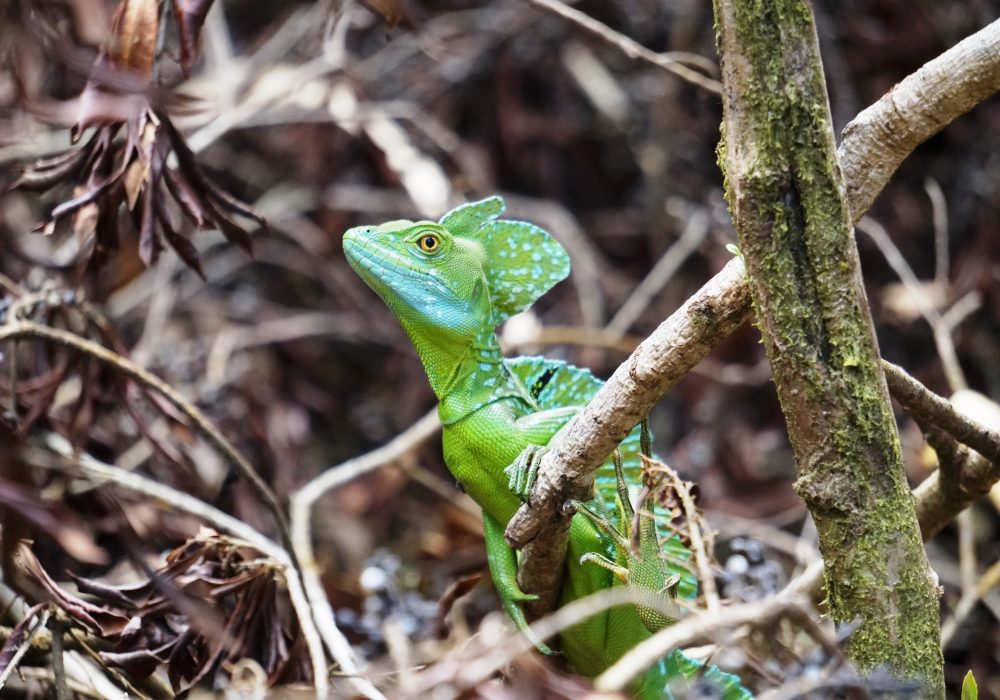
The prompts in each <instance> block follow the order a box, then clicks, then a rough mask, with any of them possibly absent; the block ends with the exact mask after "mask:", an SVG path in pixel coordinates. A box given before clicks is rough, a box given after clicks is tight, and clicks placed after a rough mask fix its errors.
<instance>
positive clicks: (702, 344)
mask: <svg viewBox="0 0 1000 700" xmlns="http://www.w3.org/2000/svg"><path fill="white" fill-rule="evenodd" d="M998 33H1000V21H998V22H994V23H993V24H991V25H989V26H988V27H986V28H984V29H982V30H980V31H979V32H977V33H976V34H973V35H972V36H970V37H968V38H967V39H965V40H964V41H962V42H961V43H959V44H958V45H956V46H954V47H952V48H951V49H949V50H948V51H946V52H945V53H943V54H942V55H941V56H939V57H938V58H936V59H934V60H933V61H931V62H930V63H928V64H926V65H925V66H923V67H922V68H920V69H919V70H917V71H916V72H915V73H913V74H912V75H910V76H909V77H907V78H906V79H905V80H903V81H902V82H901V83H900V84H899V85H897V86H896V88H895V90H894V91H893V92H892V93H889V94H888V95H885V96H884V97H882V98H881V99H880V100H879V101H878V102H876V103H875V104H873V105H872V106H871V107H869V108H868V109H866V110H865V111H864V112H863V113H862V114H861V115H859V117H858V118H857V119H856V120H855V121H853V122H851V124H849V125H848V126H847V128H846V129H845V131H844V138H843V141H842V143H841V145H840V147H839V148H838V150H837V155H838V158H839V160H840V163H841V169H842V172H843V176H844V181H845V184H846V188H847V206H848V209H849V211H850V212H851V221H852V222H853V223H856V222H857V221H858V220H859V219H860V218H861V216H862V215H863V214H864V213H865V211H867V209H868V207H869V206H870V205H871V203H872V202H873V201H874V200H875V197H876V196H878V194H879V192H881V191H882V188H884V187H885V185H886V183H887V182H888V180H889V178H890V177H891V176H892V174H893V172H894V171H895V168H896V167H898V165H899V163H900V162H901V161H902V158H903V157H905V155H907V154H908V152H907V153H902V154H901V151H900V150H899V149H900V144H901V143H906V144H907V145H908V147H909V149H910V150H912V149H913V148H916V146H917V145H918V144H919V143H921V142H922V141H923V140H925V139H927V138H928V137H930V136H932V135H933V134H934V133H936V132H937V131H939V130H940V129H942V128H944V126H946V125H947V124H948V123H950V122H951V121H953V120H954V119H955V118H957V117H958V116H960V115H961V114H963V113H964V112H966V111H968V110H969V109H971V108H972V107H974V106H975V104H976V103H977V101H981V100H983V99H985V98H986V97H988V96H989V95H990V94H991V93H992V92H995V91H996V90H998V89H1000V87H998V86H997V85H996V83H995V82H993V83H987V84H986V88H983V85H984V82H983V76H984V75H992V76H1000V51H996V50H995V49H994V50H993V51H989V50H984V49H983V48H982V47H989V46H994V47H995V46H997V45H998V44H1000V39H998ZM976 47H979V48H976ZM945 66H947V69H945V68H944V67H945ZM942 75H947V78H948V80H947V81H946V82H945V81H942V79H941V77H942ZM991 85H992V87H991V88H990V86H991ZM901 91H903V92H901ZM955 93H958V94H960V95H963V96H964V97H963V98H962V99H960V100H955V99H954V94H955ZM901 94H908V95H921V96H922V102H917V101H915V100H913V99H906V100H901V99H900V97H901ZM893 110H895V111H893ZM890 112H892V120H891V122H890V120H889V118H888V116H886V117H885V119H884V120H883V121H879V120H878V119H876V115H880V114H881V115H888V114H889V113H890ZM890 123H891V125H892V130H891V131H890ZM899 135H906V136H905V138H902V139H901V138H900V136H899ZM866 151H872V152H874V153H882V152H889V151H891V152H893V153H895V154H896V156H894V157H893V159H892V163H893V165H892V167H891V168H885V167H879V168H877V169H871V168H869V166H868V157H867V156H866ZM900 154H901V155H900ZM734 266H736V267H738V268H739V273H740V274H733V273H734V269H733V268H734ZM713 295H714V296H723V297H725V298H728V299H730V300H731V301H730V302H728V303H730V304H732V308H730V309H729V310H728V312H729V313H731V314H732V317H731V321H732V323H731V327H732V328H736V327H738V326H740V325H742V323H744V322H745V321H747V320H749V319H750V317H751V308H750V305H749V303H748V302H747V299H748V296H749V295H748V293H747V290H746V279H745V277H744V275H743V265H742V261H733V262H731V263H729V265H727V267H726V268H725V269H723V271H721V272H720V273H719V274H717V275H716V276H715V277H714V278H713V279H712V280H710V281H709V283H707V284H706V285H705V286H704V287H702V289H701V290H699V292H698V293H696V294H695V296H694V297H692V298H691V299H690V300H689V303H688V304H685V306H684V307H682V309H680V310H678V311H677V312H675V313H674V314H673V315H672V316H671V317H670V318H669V319H668V320H667V321H665V322H664V325H666V324H670V323H675V324H679V325H684V324H682V323H681V322H680V319H677V318H675V317H677V316H678V315H681V316H683V315H684V314H685V313H687V311H686V310H687V309H688V308H689V306H690V304H692V303H693V304H700V303H709V304H712V300H711V299H709V298H708V297H709V296H713ZM662 327H663V326H661V328H662ZM690 331H691V332H690V334H689V335H687V336H683V337H678V338H676V339H674V342H673V343H672V344H669V343H668V344H667V345H666V346H665V351H666V352H670V353H677V354H679V355H681V356H686V355H688V350H689V348H695V351H694V355H695V357H689V360H691V361H693V363H694V364H697V362H698V361H699V360H701V359H702V358H704V356H705V355H707V354H708V352H709V351H710V350H711V349H712V348H713V347H714V346H715V345H716V344H718V343H719V342H721V341H722V340H723V339H724V338H725V335H726V334H724V333H723V334H717V333H715V332H714V329H713V328H712V327H711V326H710V325H709V326H702V327H696V328H690ZM644 352H645V351H644ZM639 353H640V349H638V348H637V349H636V351H635V354H634V355H633V357H631V358H629V360H627V361H626V365H628V364H630V363H632V362H633V361H634V358H635V357H636V356H637V355H639ZM647 361H649V360H647ZM676 369H677V368H676V366H675V364H674V361H673V357H672V356H671V355H667V354H664V355H660V357H659V359H658V360H654V361H653V364H652V366H651V367H650V368H649V374H651V375H653V376H654V377H658V379H657V380H656V384H657V388H656V389H654V390H652V391H651V392H644V390H643V387H642V386H641V385H640V383H639V382H638V381H636V380H635V379H633V378H632V377H631V376H629V375H628V373H627V372H626V373H625V375H624V376H622V375H620V373H617V372H616V375H615V377H612V379H613V380H614V382H612V381H609V382H608V384H607V385H606V386H605V387H604V388H603V389H601V391H599V392H598V393H597V395H596V396H595V397H594V399H593V400H592V401H591V403H590V405H589V406H588V407H587V409H585V412H586V414H587V415H588V416H589V418H588V419H587V420H584V419H583V416H578V417H577V418H576V419H574V421H573V422H572V424H571V425H570V426H569V427H568V428H567V429H566V430H564V431H562V432H561V433H560V434H559V435H558V436H557V437H556V439H555V440H554V442H553V443H552V445H551V446H550V447H552V448H554V449H552V450H550V452H549V453H548V454H546V455H545V457H544V458H543V460H542V465H541V468H540V472H539V477H538V481H537V483H536V487H535V490H534V492H533V493H532V497H531V500H530V502H529V503H528V504H526V505H524V506H522V507H521V509H520V510H519V511H518V514H517V515H516V516H515V518H514V519H513V520H512V521H511V526H509V527H508V533H507V535H508V540H509V541H510V542H511V543H512V544H515V545H517V544H520V543H524V542H528V541H529V540H531V539H532V533H541V532H542V531H543V528H544V526H545V524H546V523H550V522H552V521H553V520H556V521H557V520H559V519H561V518H566V517H567V516H564V515H561V514H560V512H559V506H560V505H561V504H562V503H563V502H564V501H565V500H566V499H567V498H569V497H571V496H572V495H573V494H575V493H579V492H581V491H586V489H587V487H588V486H589V484H590V483H592V480H593V474H594V472H595V471H596V469H597V468H598V467H599V466H600V465H601V463H602V462H604V460H605V459H607V456H608V455H609V454H610V452H611V448H608V447H607V445H606V442H605V441H603V440H601V439H599V438H595V436H594V429H593V427H594V425H595V424H596V425H600V426H603V430H604V431H607V433H608V434H617V435H625V434H627V433H628V431H629V430H631V428H632V427H634V425H635V424H636V422H637V418H636V416H642V415H645V414H646V413H647V412H648V410H649V409H650V408H651V407H652V405H653V404H654V403H655V402H656V401H658V400H659V399H660V398H662V396H663V395H664V394H666V392H668V391H669V390H670V389H671V388H672V387H673V386H674V384H675V383H676V381H677V380H678V379H679V378H680V377H679V376H674V375H673V371H674V370H676ZM685 371H686V370H685ZM647 378H648V377H647ZM570 457H572V459H573V461H572V462H571V461H569V459H570ZM545 529H546V535H545V537H539V536H538V535H537V534H536V535H535V539H534V544H533V545H532V547H531V549H530V550H529V549H525V551H524V553H523V557H522V560H521V566H520V573H519V580H521V585H522V587H523V588H524V590H528V591H532V592H535V593H540V594H542V595H543V596H544V594H545V593H546V590H545V588H544V587H543V586H540V585H534V583H533V582H534V581H536V580H541V578H544V573H543V572H545V571H546V570H548V569H550V568H552V567H558V566H560V564H559V563H558V562H562V561H563V560H564V559H565V551H566V550H565V542H564V541H560V539H559V533H558V529H553V528H545Z"/></svg>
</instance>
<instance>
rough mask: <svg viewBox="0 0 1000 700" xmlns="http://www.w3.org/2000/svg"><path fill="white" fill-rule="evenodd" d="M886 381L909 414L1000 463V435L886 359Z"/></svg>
mask: <svg viewBox="0 0 1000 700" xmlns="http://www.w3.org/2000/svg"><path fill="white" fill-rule="evenodd" d="M882 369H883V370H884V371H885V380H886V383H887V384H888V385H889V391H890V392H891V393H892V396H893V398H894V399H896V400H897V401H899V403H901V404H902V405H903V408H905V409H906V410H907V411H909V412H910V413H912V414H914V415H919V416H920V417H921V418H922V419H923V420H924V421H926V422H929V423H931V424H933V425H936V426H938V427H940V428H941V429H943V430H946V431H947V432H948V433H950V434H951V435H952V436H954V438H955V439H956V440H958V441H959V442H961V443H963V444H966V445H968V446H969V447H971V448H972V449H974V450H976V451H977V452H979V453H980V454H982V455H983V456H984V457H986V459H988V460H989V461H991V462H1000V433H998V432H997V431H995V430H990V429H989V428H986V427H985V426H982V425H980V424H979V423H978V422H976V421H975V420H973V419H972V418H969V417H967V416H963V415H962V414H960V413H959V412H958V411H956V410H955V408H954V407H953V406H952V405H951V404H950V403H949V402H948V401H947V400H946V399H943V398H941V397H940V396H938V395H937V394H934V393H933V392H931V391H930V390H929V389H927V387H925V386H924V385H923V384H921V383H920V382H918V381H917V380H916V379H914V378H913V377H911V376H910V375H909V374H907V373H906V371H905V370H904V369H903V368H902V367H899V366H897V365H894V364H892V363H891V362H887V361H885V360H882Z"/></svg>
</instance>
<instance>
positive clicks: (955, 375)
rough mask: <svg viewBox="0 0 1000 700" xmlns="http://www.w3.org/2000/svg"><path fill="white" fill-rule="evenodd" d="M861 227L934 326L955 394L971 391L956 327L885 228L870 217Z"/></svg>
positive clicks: (860, 224)
mask: <svg viewBox="0 0 1000 700" xmlns="http://www.w3.org/2000/svg"><path fill="white" fill-rule="evenodd" d="M857 226H858V230H860V231H863V232H864V233H866V234H867V235H868V237H869V238H871V239H872V241H874V242H875V245H876V246H877V247H878V249H879V250H880V251H881V252H882V255H884V256H885V259H886V262H888V263H889V267H891V268H892V269H893V271H894V272H895V273H896V275H897V276H898V277H899V279H900V281H901V282H902V283H903V286H904V287H906V291H907V292H909V294H910V296H911V297H913V300H914V301H915V302H916V304H917V308H918V309H920V315H921V316H923V317H924V320H925V321H927V323H928V325H930V327H931V330H932V331H933V332H934V345H935V347H936V348H937V352H938V357H940V358H941V365H942V367H943V368H944V373H945V375H946V376H947V377H948V384H949V386H950V387H951V390H952V391H958V390H959V389H965V388H967V387H968V383H967V382H966V381H965V374H964V373H963V372H962V366H961V364H960V363H959V361H958V353H957V352H955V343H954V342H953V341H952V338H951V331H952V330H953V329H954V326H949V325H947V324H945V322H944V319H943V318H942V316H941V314H940V313H939V312H938V310H937V309H936V308H934V305H933V304H932V303H931V301H930V299H928V298H927V295H926V294H925V293H924V288H923V287H922V286H921V284H920V281H919V280H918V279H917V276H916V275H915V274H913V270H912V268H910V264H909V263H908V262H906V258H904V257H903V254H902V253H901V252H900V250H899V248H897V247H896V244H895V243H893V242H892V239H891V238H890V237H889V233H888V232H887V231H886V230H885V228H884V227H883V226H882V225H881V224H879V223H878V222H877V221H875V220H874V219H872V218H870V217H867V216H865V217H862V219H861V221H859V222H858V224H857Z"/></svg>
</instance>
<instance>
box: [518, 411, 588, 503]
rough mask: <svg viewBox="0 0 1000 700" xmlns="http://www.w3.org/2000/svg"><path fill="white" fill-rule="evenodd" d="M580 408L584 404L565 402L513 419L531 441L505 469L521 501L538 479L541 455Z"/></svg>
mask: <svg viewBox="0 0 1000 700" xmlns="http://www.w3.org/2000/svg"><path fill="white" fill-rule="evenodd" d="M580 408H581V406H564V407H561V408H552V409H549V410H546V411H536V412H535V413H531V414H528V415H526V416H523V417H521V418H518V419H517V420H516V421H515V422H514V425H515V427H516V428H517V430H518V432H519V433H520V434H521V435H522V436H523V437H524V438H525V439H526V440H527V441H528V443H530V444H529V445H528V446H527V447H526V448H524V450H523V451H522V452H521V454H519V455H518V456H517V459H515V460H514V461H513V462H511V463H510V464H509V465H508V466H507V467H506V468H505V469H504V474H506V475H507V487H508V488H509V489H510V490H511V492H512V493H513V494H514V495H515V496H517V497H518V498H519V499H521V501H523V502H527V501H528V498H529V496H530V495H531V489H532V487H534V485H535V481H536V480H537V479H538V467H539V465H540V464H541V462H542V457H543V456H544V455H545V453H546V452H548V451H549V447H548V444H549V442H551V441H552V438H553V437H555V435H556V434H557V433H558V432H559V431H560V430H563V429H564V428H565V427H566V426H567V425H568V424H569V420H570V418H572V417H573V416H575V415H576V414H577V413H578V412H579V411H580Z"/></svg>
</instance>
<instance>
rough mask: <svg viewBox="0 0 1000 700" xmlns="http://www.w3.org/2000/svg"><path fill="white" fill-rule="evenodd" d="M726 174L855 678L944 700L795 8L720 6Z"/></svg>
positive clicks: (932, 597)
mask: <svg viewBox="0 0 1000 700" xmlns="http://www.w3.org/2000/svg"><path fill="white" fill-rule="evenodd" d="M715 12H716V22H717V27H718V42H719V53H720V56H721V59H722V76H723V143H722V145H721V146H720V161H721V162H722V163H723V165H724V168H725V174H726V182H727V197H728V200H729V205H730V208H731V210H732V213H733V219H734V221H735V224H736V229H737V232H738V233H739V236H740V245H741V248H742V251H743V255H744V260H745V262H746V266H747V271H748V275H749V280H750V291H751V297H752V299H753V302H754V307H755V311H756V314H757V319H758V324H759V326H760V329H761V333H762V335H763V338H764V346H765V349H766V351H767V355H768V358H769V359H770V362H771V367H772V373H773V377H774V381H775V384H776V387H777V391H778V395H779V398H780V399H781V405H782V410H783V412H784V414H785V420H786V422H787V425H788V432H789V437H790V439H791V443H792V447H793V450H794V452H795V460H796V469H797V472H798V479H797V480H796V484H795V486H796V490H797V491H798V493H799V494H800V495H801V496H802V498H803V500H804V501H805V502H806V505H807V506H808V507H809V510H810V512H811V513H812V515H813V518H814V520H815V521H816V527H817V530H818V533H819V540H820V550H821V551H822V553H823V558H824V561H825V563H826V570H825V579H826V589H827V597H828V602H829V605H830V613H831V616H832V617H833V619H834V620H835V621H837V622H839V623H844V624H854V625H857V627H856V629H855V631H854V632H853V634H852V635H851V637H850V639H849V641H848V644H847V653H848V655H849V657H850V658H851V659H852V660H853V661H854V662H855V663H856V664H857V665H858V667H859V668H860V669H862V670H863V671H872V670H874V669H876V668H878V667H882V666H886V667H888V668H889V669H890V670H891V671H892V672H893V674H894V675H896V676H898V677H900V678H902V679H907V680H909V679H918V680H919V681H920V682H921V683H922V684H923V688H924V691H925V694H926V695H927V696H929V697H935V696H943V694H944V679H943V668H942V656H941V649H940V634H939V612H938V598H937V590H936V585H935V581H934V577H933V574H932V572H931V569H930V566H929V565H928V563H927V558H926V555H925V553H924V549H923V545H922V542H921V537H920V530H919V527H918V525H917V519H916V515H915V511H914V505H913V498H912V496H911V495H910V492H909V489H908V488H907V484H906V479H905V476H904V473H903V469H902V460H901V457H900V448H899V438H898V435H897V433H896V424H895V421H894V419H893V414H892V409H891V407H890V404H889V395H888V391H887V389H886V384H885V378H884V376H883V375H882V371H881V366H880V364H879V353H878V347H877V344H876V341H875V335H874V329H873V327H872V322H871V317H870V313H869V309H868V305H867V300H866V299H865V294H864V289H863V286H862V279H861V273H860V267H859V263H858V255H857V248H856V246H855V243H854V237H853V234H852V227H851V218H850V213H849V211H848V205H847V201H846V188H845V185H844V180H843V177H842V175H841V172H840V167H839V165H838V161H837V152H836V145H835V143H834V138H833V129H832V126H831V122H830V114H829V104H828V100H827V95H826V88H825V84H824V78H823V70H822V65H821V63H820V59H819V47H818V42H817V40H816V31H815V26H814V21H813V17H812V14H811V11H810V9H809V6H808V5H807V4H806V3H805V2H804V0H772V2H768V3H759V2H752V1H751V0H716V2H715Z"/></svg>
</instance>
